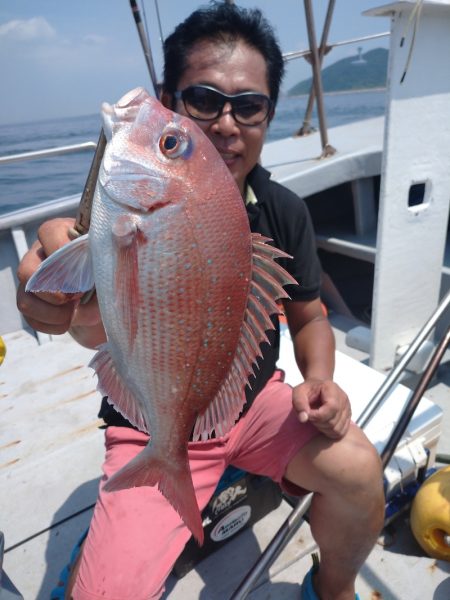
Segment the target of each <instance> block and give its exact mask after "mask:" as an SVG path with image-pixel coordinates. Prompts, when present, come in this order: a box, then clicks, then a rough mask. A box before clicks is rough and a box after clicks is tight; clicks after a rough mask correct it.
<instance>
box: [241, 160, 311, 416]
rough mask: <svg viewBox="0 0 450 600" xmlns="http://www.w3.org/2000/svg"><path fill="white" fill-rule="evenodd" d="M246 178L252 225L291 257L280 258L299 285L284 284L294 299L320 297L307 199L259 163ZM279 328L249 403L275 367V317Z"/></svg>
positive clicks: (261, 364) (252, 381) (250, 391)
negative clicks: (251, 197) (250, 192)
mask: <svg viewBox="0 0 450 600" xmlns="http://www.w3.org/2000/svg"><path fill="white" fill-rule="evenodd" d="M247 181H248V183H249V185H250V186H251V188H252V190H253V192H254V194H255V196H256V199H257V202H256V204H248V205H247V213H248V217H249V221H250V229H251V231H253V232H255V233H261V234H262V235H265V236H267V237H269V238H271V239H272V240H273V244H274V246H276V247H277V248H279V249H280V250H284V252H287V254H289V255H291V256H292V258H291V259H289V258H285V259H279V260H278V262H279V263H280V264H281V265H282V267H283V268H285V269H286V271H288V272H289V273H290V274H291V275H292V276H293V277H294V279H295V280H296V281H297V282H298V284H299V285H297V286H294V285H288V286H286V287H285V290H286V292H287V293H288V294H289V296H290V298H291V300H301V301H308V300H314V299H316V298H318V297H319V292H320V277H321V268H320V263H319V259H318V257H317V252H316V244H315V238H314V230H313V227H312V223H311V217H310V215H309V212H308V209H307V207H306V204H305V202H304V201H303V200H302V199H301V198H299V197H298V196H297V195H296V194H294V192H291V191H290V190H288V189H287V188H285V187H284V186H282V185H280V184H279V183H276V182H275V181H272V180H271V179H270V173H269V172H268V171H266V169H264V168H263V167H261V166H260V165H256V167H255V168H254V169H253V170H252V171H251V173H250V174H249V176H248V178H247ZM273 322H274V324H275V325H276V329H275V330H274V331H270V332H269V333H268V334H267V337H268V338H269V341H270V345H269V344H267V343H263V344H262V345H261V350H262V353H263V358H262V359H258V366H259V369H258V370H255V373H256V378H254V377H253V376H252V377H251V379H250V385H251V389H249V388H247V389H246V397H247V404H246V406H245V409H244V411H245V410H248V407H249V406H250V404H251V403H252V401H253V399H254V398H255V396H256V395H257V394H258V393H259V392H260V391H261V390H262V389H263V387H264V386H265V385H266V383H267V381H268V380H269V379H270V377H271V376H272V374H273V372H274V370H275V364H276V362H277V360H278V357H279V351H280V330H279V322H278V318H277V317H275V318H274V319H273Z"/></svg>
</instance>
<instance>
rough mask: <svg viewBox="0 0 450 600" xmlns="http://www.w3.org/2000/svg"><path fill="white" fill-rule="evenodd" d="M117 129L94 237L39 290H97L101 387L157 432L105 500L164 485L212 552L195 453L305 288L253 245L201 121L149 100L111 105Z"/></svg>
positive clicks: (49, 270) (109, 114)
mask: <svg viewBox="0 0 450 600" xmlns="http://www.w3.org/2000/svg"><path fill="white" fill-rule="evenodd" d="M103 118H104V129H105V133H106V136H107V139H108V144H107V147H106V150H105V155H104V158H103V162H102V167H101V170H100V174H99V179H98V183H97V188H96V192H95V198H94V204H93V210H92V220H91V228H90V231H89V234H88V236H83V237H81V238H79V239H77V240H75V241H73V242H71V243H70V244H68V245H67V246H65V247H63V248H61V249H60V250H59V251H58V252H56V253H55V254H53V255H52V256H51V257H50V258H48V259H47V260H46V261H45V262H44V263H43V265H42V266H41V268H40V269H39V271H37V272H36V274H35V275H34V276H33V278H32V279H31V280H30V282H29V284H28V288H27V289H28V290H29V291H43V290H46V291H63V292H67V293H68V292H76V291H85V290H88V289H90V288H91V287H92V286H93V285H94V284H95V287H96V290H97V296H98V301H99V306H100V311H101V316H102V319H103V324H104V326H105V330H106V333H107V340H108V341H107V343H106V344H104V345H103V346H102V347H100V348H99V351H98V353H97V354H96V356H95V357H94V359H93V361H92V363H91V365H92V366H93V368H94V369H95V370H96V373H97V376H98V387H99V389H100V390H101V392H102V394H105V395H107V396H108V399H109V402H111V403H112V404H113V405H114V406H115V408H116V409H117V410H118V411H120V412H121V413H122V414H123V415H124V416H125V417H126V418H127V419H128V420H129V421H131V423H133V424H134V425H136V426H137V427H138V428H139V429H140V430H142V431H145V432H148V433H149V434H150V441H149V443H148V445H147V447H146V448H145V449H144V450H143V451H142V452H141V453H140V454H139V455H138V456H137V457H136V458H134V459H133V460H132V461H130V462H129V463H128V464H127V465H125V467H123V468H122V469H121V470H120V471H119V472H117V473H116V474H115V475H113V476H112V477H111V478H110V479H109V480H108V481H107V482H106V484H105V489H106V490H108V491H111V492H112V491H116V490H122V489H125V488H130V487H133V486H143V485H158V487H159V489H160V491H161V492H162V493H163V494H164V496H166V498H167V499H168V501H169V502H170V503H171V504H172V506H173V507H174V508H175V509H176V510H177V511H178V513H179V514H180V516H181V517H182V519H183V521H184V522H185V523H186V525H187V526H188V527H189V529H190V530H191V531H192V533H193V534H194V536H195V537H196V539H197V540H198V541H199V542H200V543H201V542H202V541H203V528H202V522H201V517H200V512H199V510H198V506H197V502H196V498H195V493H194V489H193V484H192V479H191V475H190V470H189V463H188V456H187V442H188V440H189V439H190V438H191V436H193V438H194V439H200V438H201V439H206V438H207V437H208V436H210V434H211V433H212V432H213V431H215V432H216V434H217V435H223V434H224V433H226V432H227V431H228V430H229V429H230V428H231V427H232V426H233V424H234V423H235V421H236V419H237V418H238V416H239V413H240V412H241V410H242V408H243V405H244V402H245V396H244V388H245V385H246V383H247V382H248V376H249V374H250V373H251V372H252V364H253V363H254V362H255V359H256V357H257V356H258V355H259V354H260V349H259V345H260V343H261V342H262V341H263V340H264V339H266V336H265V330H267V329H271V328H272V327H273V325H272V322H271V320H270V318H269V315H270V314H272V313H278V312H280V310H279V306H278V305H277V303H276V299H277V298H280V297H286V293H285V292H284V291H283V289H282V285H284V284H286V283H295V281H294V280H293V278H292V277H290V276H289V275H288V274H287V273H286V272H285V271H284V270H283V269H282V268H281V267H280V266H279V265H278V264H277V263H276V262H275V261H274V260H273V258H274V257H281V256H286V255H285V254H284V253H283V252H281V251H279V250H277V249H276V248H274V247H273V246H271V245H269V244H267V243H266V242H267V240H266V239H265V238H263V237H261V236H260V235H258V234H251V233H250V229H249V223H248V218H247V213H246V210H245V207H244V203H243V201H242V197H241V195H240V193H239V190H238V188H237V186H236V184H235V182H234V180H233V178H232V176H231V174H230V172H229V170H228V168H227V167H226V165H225V164H224V162H223V161H222V159H221V158H220V156H219V154H218V153H217V151H216V149H215V148H214V146H213V145H212V144H211V142H210V141H209V140H208V139H207V137H206V136H205V135H204V134H203V133H202V131H201V130H200V129H199V128H198V127H197V126H196V125H195V123H193V122H192V121H191V120H190V119H187V118H184V117H181V116H179V115H177V114H175V113H173V112H171V111H169V110H167V109H165V108H164V107H163V106H162V105H161V104H160V103H159V102H158V101H157V100H155V99H154V98H152V97H150V96H149V95H148V94H147V93H146V92H145V90H143V89H141V88H138V89H136V90H133V91H131V92H129V93H128V94H127V95H125V96H124V97H123V98H122V99H121V100H120V101H119V102H118V103H117V104H115V105H114V106H110V105H104V106H103Z"/></svg>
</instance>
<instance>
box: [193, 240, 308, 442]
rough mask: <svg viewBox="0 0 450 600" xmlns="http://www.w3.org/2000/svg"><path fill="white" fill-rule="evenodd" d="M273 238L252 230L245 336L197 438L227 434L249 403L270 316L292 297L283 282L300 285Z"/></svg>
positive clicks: (197, 427)
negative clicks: (284, 265) (247, 394)
mask: <svg viewBox="0 0 450 600" xmlns="http://www.w3.org/2000/svg"><path fill="white" fill-rule="evenodd" d="M268 241H270V240H269V238H266V237H264V236H262V235H260V234H258V233H252V246H253V267H252V281H251V285H250V292H249V297H248V300H247V308H246V310H245V316H244V321H243V323H242V327H241V335H240V339H239V342H238V346H237V348H236V353H235V356H234V359H233V362H232V364H231V368H230V370H229V372H228V374H227V376H226V377H225V379H224V381H223V383H222V385H221V387H220V389H219V391H218V393H217V394H216V397H215V398H214V400H213V401H212V402H211V403H210V404H209V405H208V408H207V409H206V410H205V412H204V413H203V414H202V415H199V417H198V419H197V421H196V424H195V427H194V433H193V439H194V440H198V439H202V440H205V439H207V438H208V437H209V436H210V435H211V433H212V431H213V430H215V432H216V434H217V435H218V436H222V435H225V434H226V433H227V432H228V431H229V430H230V429H231V428H232V427H233V425H234V423H235V422H236V420H237V418H238V417H239V414H240V412H241V411H242V408H243V406H244V404H245V393H244V388H245V386H246V385H248V383H249V374H251V373H253V374H254V371H253V366H254V365H255V364H256V359H257V357H258V356H261V349H260V344H261V343H262V342H264V341H265V342H267V341H268V339H267V336H266V333H265V332H266V331H267V330H269V329H274V325H273V323H272V321H271V319H270V315H273V314H280V313H282V308H281V307H280V306H279V304H277V302H276V300H277V299H279V298H288V294H286V292H285V291H284V289H283V287H282V286H283V285H286V284H297V282H296V281H295V279H294V278H293V277H291V275H289V273H288V272H287V271H285V270H284V269H283V268H282V267H281V266H280V265H279V264H278V263H276V262H275V261H274V258H290V256H289V255H288V254H286V253H285V252H283V251H282V250H278V248H275V247H274V246H270V245H269V244H268V243H267V242H268Z"/></svg>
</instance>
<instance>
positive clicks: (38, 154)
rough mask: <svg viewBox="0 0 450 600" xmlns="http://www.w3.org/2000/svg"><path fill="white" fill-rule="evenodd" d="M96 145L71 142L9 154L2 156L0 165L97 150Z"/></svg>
mask: <svg viewBox="0 0 450 600" xmlns="http://www.w3.org/2000/svg"><path fill="white" fill-rule="evenodd" d="M96 147H97V144H96V143H95V142H82V143H81V144H71V145H70V146H57V147H55V148H45V149H43V150H34V151H33V152H22V153H20V154H10V155H8V156H0V165H9V164H11V163H15V162H22V161H25V160H33V159H41V158H48V157H50V156H61V155H62V154H73V153H75V152H83V151H85V150H95V148H96Z"/></svg>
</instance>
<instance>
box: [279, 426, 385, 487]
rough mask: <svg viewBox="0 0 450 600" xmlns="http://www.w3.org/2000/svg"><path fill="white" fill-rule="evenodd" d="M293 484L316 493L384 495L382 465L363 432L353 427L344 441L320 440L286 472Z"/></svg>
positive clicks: (306, 450) (300, 454)
mask: <svg viewBox="0 0 450 600" xmlns="http://www.w3.org/2000/svg"><path fill="white" fill-rule="evenodd" d="M286 477H287V479H289V480H290V481H292V482H293V483H295V484H297V485H299V486H302V487H305V488H306V489H309V490H311V491H313V492H319V493H322V494H324V493H329V492H330V491H331V490H333V491H334V492H337V493H341V494H345V495H346V494H348V495H353V494H359V493H363V494H367V493H373V494H376V495H377V497H380V495H381V494H382V483H383V476H382V468H381V461H380V458H379V456H378V453H377V451H376V449H375V447H374V446H373V445H372V444H371V442H370V441H369V440H368V439H367V437H366V436H365V434H364V433H363V431H362V430H361V429H360V428H359V427H357V426H356V425H352V426H351V427H350V429H349V431H348V432H347V434H346V435H345V436H344V437H343V438H342V439H341V440H338V441H336V440H330V439H327V438H325V437H324V436H323V435H320V436H316V437H315V438H314V439H313V440H311V442H309V443H308V444H307V445H306V446H305V447H304V448H302V450H301V451H300V452H299V453H298V454H297V456H295V457H294V458H293V460H292V461H291V463H290V464H289V465H288V468H287V470H286Z"/></svg>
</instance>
